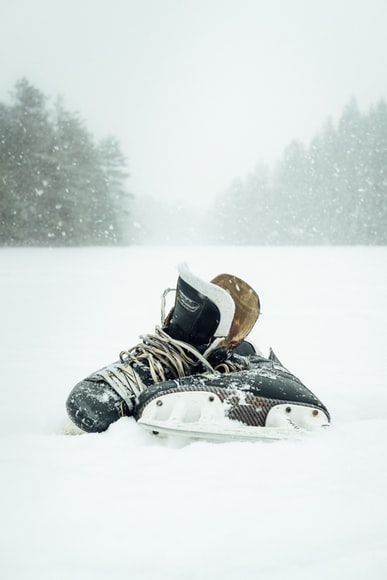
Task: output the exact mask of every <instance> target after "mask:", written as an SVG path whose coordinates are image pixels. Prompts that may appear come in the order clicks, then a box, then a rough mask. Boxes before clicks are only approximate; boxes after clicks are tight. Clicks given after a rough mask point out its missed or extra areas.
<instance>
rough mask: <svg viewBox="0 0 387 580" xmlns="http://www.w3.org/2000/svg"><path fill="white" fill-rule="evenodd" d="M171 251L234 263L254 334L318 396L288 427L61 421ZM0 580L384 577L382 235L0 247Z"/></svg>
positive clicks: (195, 261)
mask: <svg viewBox="0 0 387 580" xmlns="http://www.w3.org/2000/svg"><path fill="white" fill-rule="evenodd" d="M182 260H185V261H187V262H188V264H189V265H190V267H191V269H192V270H193V271H194V272H195V273H196V274H197V275H199V276H201V277H203V278H205V279H210V278H212V277H213V276H214V275H216V274H218V273H220V272H223V271H225V272H230V273H234V274H236V275H238V276H240V277H242V278H245V279H246V281H247V282H249V283H250V284H251V285H252V286H253V287H255V288H256V290H257V291H258V293H259V294H260V297H261V305H262V316H261V317H260V319H259V320H258V323H257V325H256V327H255V329H254V330H253V332H252V334H251V338H252V339H253V341H254V342H255V343H256V344H258V345H259V346H260V347H261V349H262V350H263V351H264V352H266V353H267V352H268V348H269V346H273V348H274V350H275V351H276V353H277V355H278V356H279V358H280V359H281V360H282V362H283V363H284V364H285V366H287V367H288V368H289V369H290V370H292V371H293V372H294V373H295V374H296V375H298V376H299V377H300V378H301V379H302V380H303V381H304V382H305V383H306V384H307V385H308V386H309V387H310V388H311V389H312V391H314V392H315V394H316V395H317V396H319V397H320V398H321V400H322V401H323V402H324V403H325V404H326V405H327V406H328V408H329V410H330V411H331V414H332V426H331V428H330V430H328V431H324V432H322V433H319V434H317V435H315V436H313V437H310V438H308V439H307V440H303V441H301V442H300V441H298V442H295V441H279V442H274V443H273V442H272V443H265V442H259V441H258V442H254V443H251V442H229V443H208V442H193V443H190V444H188V445H181V444H180V443H179V442H178V441H177V440H169V441H161V440H159V439H157V438H155V437H153V436H151V435H150V434H147V433H143V432H142V431H141V430H140V427H139V426H138V425H136V424H135V422H134V421H133V420H132V419H130V418H125V419H121V420H120V421H119V422H118V423H116V424H115V425H113V426H112V427H111V428H110V429H109V430H108V431H107V432H106V433H103V434H95V435H83V436H79V437H71V436H65V435H63V425H64V422H65V418H66V416H65V406H64V405H65V400H66V397H67V395H68V393H69V391H70V389H71V388H72V386H73V385H74V384H75V383H76V382H78V381H79V380H80V379H81V378H83V377H85V376H86V375H88V374H90V372H92V371H94V370H96V369H98V368H100V367H101V366H104V365H105V364H108V363H110V362H113V361H115V360H117V356H118V353H119V352H120V351H121V350H122V349H123V348H128V347H130V346H133V345H134V344H135V343H137V342H138V337H139V335H140V334H142V333H145V332H152V331H153V329H154V326H155V324H158V323H159V305H160V300H159V297H160V295H161V292H162V291H163V290H164V288H166V287H168V286H172V287H174V285H175V281H176V265H177V264H178V263H179V262H180V261H182ZM0 292H1V300H0V323H1V327H0V328H1V330H0V357H1V359H0V369H1V385H0V388H1V408H0V414H1V415H0V437H1V438H0V445H1V447H0V469H1V478H0V514H1V537H0V552H1V554H0V578H1V579H2V580H27V579H28V580H34V579H37V580H62V579H63V580H102V579H104V580H105V579H106V580H127V579H133V580H229V579H233V580H234V579H235V580H236V579H238V580H257V579H259V580H293V579H294V580H311V579H313V580H319V579H321V580H322V579H324V580H325V579H327V578H329V580H355V579H356V580H363V579H367V580H385V578H387V459H386V458H387V452H386V446H387V378H386V377H387V248H293V249H291V248H252V247H251V248H231V247H230V248H216V247H211V248H198V247H195V248H194V247H188V248H166V247H158V248H152V247H147V248H145V247H143V248H136V247H135V248H128V249H94V248H92V249H74V250H72V249H71V250H70V249H56V250H50V249H1V250H0Z"/></svg>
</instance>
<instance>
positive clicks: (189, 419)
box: [137, 391, 328, 440]
mask: <svg viewBox="0 0 387 580" xmlns="http://www.w3.org/2000/svg"><path fill="white" fill-rule="evenodd" d="M289 409H290V411H289ZM314 410H315V409H313V408H311V407H304V406H302V407H301V406H300V405H288V404H284V405H278V406H276V407H273V408H272V409H271V410H270V412H269V414H268V417H267V420H266V425H265V426H264V427H261V426H251V425H245V424H244V423H241V422H239V421H235V420H232V419H229V418H228V417H227V416H226V415H225V413H226V411H227V406H226V405H225V404H224V403H223V402H222V401H221V400H220V398H219V397H218V396H217V395H216V394H215V393H213V392H210V391H200V392H198V391H192V392H179V393H168V394H164V395H162V396H160V397H158V398H155V399H153V400H152V401H150V402H149V403H148V404H147V405H146V407H145V408H144V409H143V412H142V415H141V417H140V418H139V419H138V420H137V423H138V424H140V425H141V426H142V427H143V428H145V429H146V430H148V431H151V432H152V433H153V434H154V435H157V436H160V435H161V436H163V435H164V436H165V435H166V436H168V435H178V436H182V437H188V438H190V439H210V440H246V439H247V440H257V439H289V438H292V439H300V438H302V437H303V434H304V433H305V432H306V431H312V430H313V431H315V430H319V429H321V427H324V426H326V425H327V424H328V418H327V416H326V415H325V413H323V412H322V411H320V410H318V413H317V414H315V413H313V411H314ZM292 414H293V419H290V415H292ZM296 421H297V422H299V423H300V424H299V425H298V424H297V423H296ZM312 426H313V428H312Z"/></svg>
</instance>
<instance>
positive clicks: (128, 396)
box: [66, 265, 241, 432]
mask: <svg viewBox="0 0 387 580" xmlns="http://www.w3.org/2000/svg"><path fill="white" fill-rule="evenodd" d="M227 276H228V275H227ZM228 279H230V276H228ZM239 282H241V281H239ZM227 283H229V282H227ZM164 295H165V293H164ZM235 311H236V306H235V302H234V300H233V298H232V297H231V294H230V292H229V291H228V290H226V289H225V288H222V287H221V285H217V284H216V283H208V282H204V281H203V280H201V279H200V278H197V277H196V276H194V275H193V274H192V273H191V272H190V271H189V269H188V267H187V266H186V265H181V266H180V267H179V278H178V283H177V289H176V299H175V304H174V307H173V309H172V311H171V313H170V314H169V316H168V317H167V319H164V318H165V317H164V312H162V322H163V327H162V328H159V327H156V329H155V334H147V335H145V336H142V337H141V338H142V342H140V343H139V344H138V345H136V346H135V347H133V348H132V349H129V350H128V351H122V352H121V353H120V360H119V361H117V362H115V363H113V364H111V365H109V366H107V367H104V368H102V369H100V370H99V371H96V372H95V373H93V374H92V375H91V376H89V377H87V378H86V379H84V380H83V381H81V382H80V383H78V384H77V385H76V386H75V387H74V388H73V390H72V391H71V393H70V395H69V397H68V399H67V404H66V407H67V413H68V415H69V418H70V419H71V421H72V422H73V423H74V424H75V425H76V426H77V427H78V428H79V429H81V430H83V431H86V432H101V431H105V430H106V429H107V428H108V427H109V425H110V424H111V423H113V422H114V421H117V420H118V419H119V418H120V417H123V416H129V415H132V414H133V410H134V407H135V405H136V404H137V401H138V399H139V396H140V395H141V393H143V392H144V391H145V390H146V389H147V388H148V387H150V386H152V385H154V384H155V383H163V382H165V381H169V380H173V379H179V378H182V377H184V376H190V375H193V374H197V373H201V372H204V371H209V372H211V373H213V372H215V370H214V367H213V366H212V365H211V363H210V362H209V361H208V360H207V357H209V356H210V354H211V352H214V349H216V348H217V346H221V343H222V342H224V341H225V339H226V338H227V336H228V335H229V333H230V329H231V328H232V327H233V324H234V322H233V321H234V320H235ZM234 326H235V325H234ZM238 340H239V339H238ZM223 351H224V352H223ZM220 352H222V353H223V354H222V356H223V359H224V358H227V357H228V354H227V353H228V347H227V346H224V345H223V347H222V351H221V350H219V352H218V355H219V353H220ZM218 359H219V356H218V357H217V363H219V360H218Z"/></svg>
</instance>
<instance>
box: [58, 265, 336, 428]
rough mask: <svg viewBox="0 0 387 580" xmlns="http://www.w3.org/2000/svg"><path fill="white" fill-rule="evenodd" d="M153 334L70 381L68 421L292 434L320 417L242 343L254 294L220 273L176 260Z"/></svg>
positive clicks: (298, 389) (275, 363) (283, 373)
mask: <svg viewBox="0 0 387 580" xmlns="http://www.w3.org/2000/svg"><path fill="white" fill-rule="evenodd" d="M169 291H170V289H168V290H167V291H165V292H164V294H163V300H162V326H161V327H156V329H155V333H154V334H147V335H145V336H142V337H141V339H142V340H141V342H140V343H139V344H138V345H136V346H135V347H133V348H131V349H129V350H127V351H122V352H121V353H120V357H119V361H118V362H115V363H113V364H111V365H109V366H107V367H104V368H102V369H101V370H99V371H96V372H95V373H93V374H92V375H91V376H89V377H88V378H86V379H85V380H83V381H81V382H80V383H78V384H77V385H76V386H75V387H74V388H73V390H72V391H71V393H70V395H69V397H68V399H67V405H66V406H67V412H68V415H69V417H70V419H71V421H72V422H73V423H74V424H75V425H76V426H77V427H78V428H79V429H81V430H82V431H85V432H101V431H105V430H106V429H107V428H108V427H109V425H110V424H111V423H113V422H115V421H117V420H118V419H119V418H120V417H124V416H133V417H134V418H135V419H136V421H137V423H138V424H139V425H141V426H142V427H143V428H145V429H147V430H150V431H151V432H153V433H154V434H155V435H160V434H171V433H173V434H179V435H182V436H186V437H190V438H206V439H208V438H209V439H246V438H248V439H257V438H283V437H294V436H296V437H297V436H299V435H300V434H302V433H305V432H308V431H314V430H318V429H321V428H322V427H326V426H327V425H329V422H330V417H329V413H328V410H327V409H326V407H325V406H324V405H323V404H322V403H321V402H320V401H319V399H318V398H317V397H316V396H315V395H314V394H313V393H312V392H311V391H310V390H309V389H307V388H306V387H305V385H303V384H302V383H301V381H300V380H299V379H298V378H296V377H295V376H294V375H292V374H291V373H290V372H289V371H288V370H286V369H285V368H284V367H283V366H282V364H281V363H280V361H279V360H278V359H277V357H276V356H275V355H274V353H273V351H270V354H269V357H268V358H265V357H263V356H262V354H261V353H258V352H257V351H256V349H255V348H254V346H253V345H252V344H251V343H250V342H248V341H246V337H247V335H248V334H249V332H250V331H251V329H252V328H253V326H254V324H255V322H256V320H257V318H258V316H259V312H260V303H259V298H258V295H257V294H256V292H255V291H254V290H253V289H252V288H251V287H250V286H249V285H248V284H247V283H246V282H244V281H243V280H241V279H240V278H237V277H236V276H232V275H229V274H220V275H219V276H217V277H216V278H214V279H213V280H212V282H210V283H208V282H205V281H203V280H201V279H200V278H198V277H196V276H195V275H193V273H192V272H191V271H190V270H189V269H188V267H187V266H186V265H185V264H182V265H180V266H179V277H178V281H177V287H176V296H175V303H174V306H173V308H172V310H171V311H170V313H169V314H168V316H165V298H166V295H167V293H168V292H169Z"/></svg>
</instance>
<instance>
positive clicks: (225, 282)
mask: <svg viewBox="0 0 387 580" xmlns="http://www.w3.org/2000/svg"><path fill="white" fill-rule="evenodd" d="M211 282H212V284H216V285H217V286H220V287H221V288H223V289H224V290H227V292H228V293H229V294H231V297H232V299H233V300H234V303H235V314H234V318H233V321H232V324H231V328H230V332H229V333H228V336H227V337H226V338H225V339H224V341H222V343H221V344H220V345H219V346H227V348H234V347H236V346H237V345H238V344H239V343H240V342H242V340H243V339H244V338H246V336H247V335H248V334H249V332H250V331H251V329H252V328H253V326H254V324H255V323H256V321H257V319H258V316H259V313H260V302H259V297H258V294H257V293H256V292H255V290H253V288H251V286H249V284H247V282H245V281H244V280H241V278H238V277H237V276H233V275H232V274H219V275H218V276H215V278H214V279H213V280H211Z"/></svg>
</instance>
